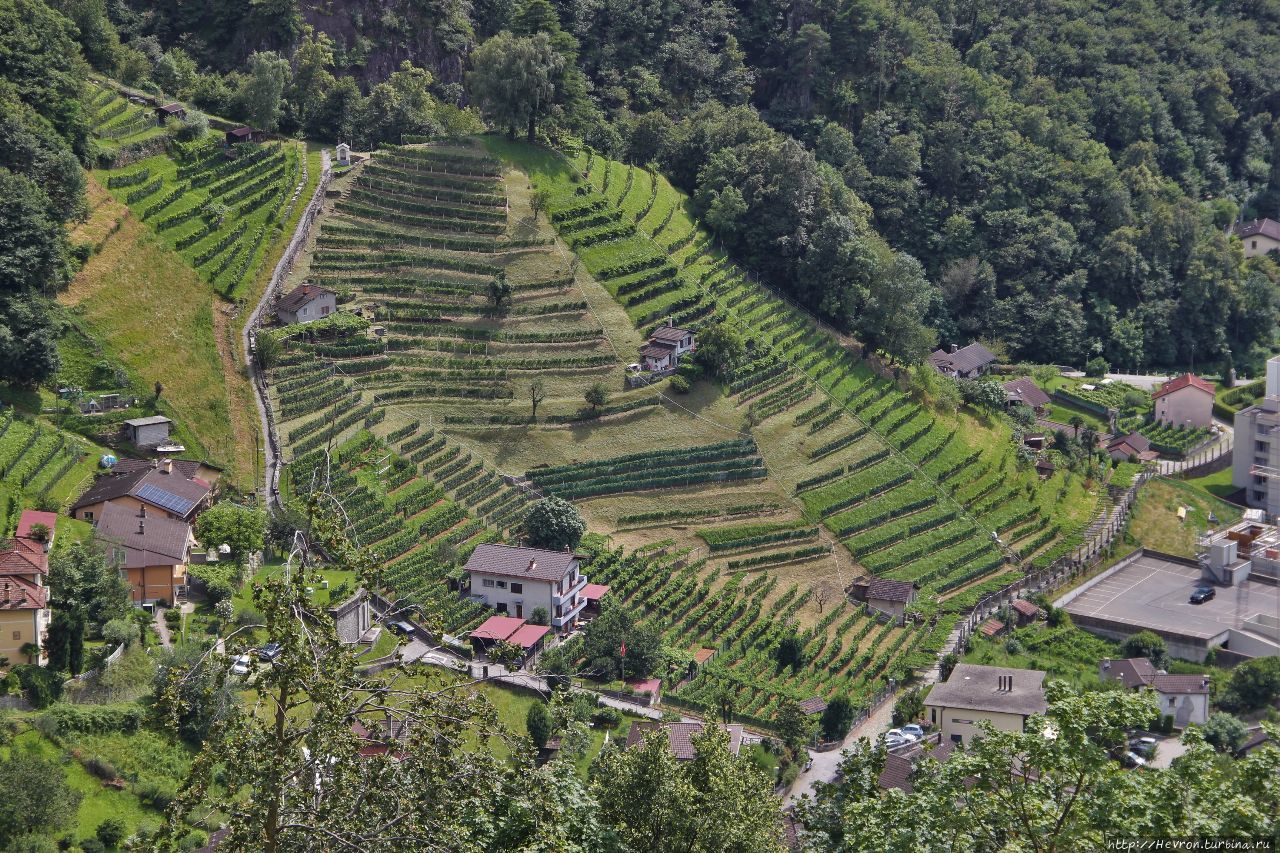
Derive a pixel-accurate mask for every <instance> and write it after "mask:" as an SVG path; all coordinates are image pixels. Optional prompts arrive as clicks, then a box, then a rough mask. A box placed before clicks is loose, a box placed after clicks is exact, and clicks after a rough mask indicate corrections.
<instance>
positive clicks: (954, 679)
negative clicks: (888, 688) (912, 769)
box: [924, 663, 1048, 744]
mask: <svg viewBox="0 0 1280 853" xmlns="http://www.w3.org/2000/svg"><path fill="white" fill-rule="evenodd" d="M1044 677H1045V673H1044V672H1042V671H1040V670H1037V669H1009V668H1006V667H1001V666H979V665H977V664H971V663H962V664H957V665H956V667H955V669H953V670H952V671H951V677H950V678H948V679H947V680H946V681H944V682H942V683H941V684H935V685H934V686H933V688H932V689H931V690H930V691H929V695H928V696H927V697H926V698H925V700H924V705H925V710H926V712H927V713H928V715H929V722H930V723H931V724H932V725H934V726H936V727H937V728H938V730H939V731H940V732H941V733H942V739H943V740H944V741H951V742H952V743H960V744H968V743H969V742H970V741H971V740H972V739H973V738H974V737H981V736H982V729H981V728H979V724H980V723H990V724H991V725H992V726H993V727H995V728H997V729H1000V730H1001V731H1008V732H1020V731H1023V730H1024V729H1025V728H1026V724H1027V718H1028V717H1030V716H1031V715H1032V714H1043V713H1044V712H1045V711H1046V710H1047V709H1048V703H1047V702H1045V698H1044Z"/></svg>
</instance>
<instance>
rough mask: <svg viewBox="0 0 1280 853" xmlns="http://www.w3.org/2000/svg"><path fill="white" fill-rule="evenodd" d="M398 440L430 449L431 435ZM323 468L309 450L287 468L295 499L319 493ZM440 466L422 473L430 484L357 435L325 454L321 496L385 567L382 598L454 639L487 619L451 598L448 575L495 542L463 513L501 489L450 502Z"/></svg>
mask: <svg viewBox="0 0 1280 853" xmlns="http://www.w3.org/2000/svg"><path fill="white" fill-rule="evenodd" d="M402 432H403V431H402ZM402 437H403V438H404V440H405V443H406V444H409V443H415V444H416V443H419V441H421V440H423V439H425V443H422V444H421V445H420V446H422V447H429V446H431V439H432V436H431V434H430V433H418V432H417V431H416V429H415V430H414V431H412V432H403V436H402ZM441 455H442V456H443V455H447V452H446V454H441ZM433 458H438V457H433ZM323 461H324V460H323V454H322V453H321V452H320V451H319V450H313V451H310V452H308V453H306V454H303V455H301V456H299V457H298V458H297V459H295V460H294V462H293V464H292V465H291V466H290V474H291V476H292V477H293V478H294V484H293V488H294V491H295V493H296V494H297V495H298V496H299V497H300V498H302V499H304V500H305V499H307V498H309V497H310V494H311V491H312V489H323V488H324V483H325V480H324V476H325V475H324V472H325V470H326V469H325V467H324V466H323V465H322V463H323ZM445 466H446V463H439V464H437V465H435V466H434V467H431V466H428V467H427V470H428V471H430V472H431V473H432V474H433V476H432V477H428V476H421V475H419V474H418V465H417V463H415V462H413V461H412V460H411V459H409V458H406V457H404V456H401V455H398V454H396V453H395V452H394V451H393V450H392V449H391V448H390V447H389V446H388V445H387V443H386V442H384V441H382V440H380V439H378V438H376V437H375V436H374V435H373V434H371V433H369V432H367V431H361V432H359V433H357V434H356V435H355V436H353V437H352V438H351V439H349V440H348V441H346V442H344V443H343V444H342V445H341V446H339V447H338V448H337V449H336V450H335V451H334V452H333V453H332V454H331V463H330V465H329V466H328V467H327V477H328V482H327V488H328V493H329V494H332V495H340V496H341V500H342V505H343V508H344V509H345V511H346V513H347V517H348V518H349V519H350V521H351V534H352V535H353V537H354V538H355V540H356V541H357V542H359V543H360V544H362V545H366V546H368V547H369V548H371V549H372V550H373V552H374V553H376V554H377V555H378V556H379V557H380V558H381V559H382V560H383V561H384V565H383V568H382V577H381V586H382V588H383V590H384V591H385V592H386V593H388V594H389V596H390V597H391V598H392V599H394V600H396V601H397V603H399V604H400V605H403V606H410V605H411V606H416V607H420V608H422V611H423V612H424V613H426V614H430V615H431V617H433V618H435V619H438V620H440V621H441V623H442V627H443V629H444V630H445V631H449V632H460V631H463V630H466V629H468V628H472V627H475V626H476V625H478V624H479V623H480V622H481V621H483V619H484V616H485V615H486V614H485V613H484V608H483V607H481V606H480V605H477V604H474V603H472V602H470V601H468V600H467V599H464V598H461V597H459V596H458V595H457V593H455V592H452V591H450V590H449V588H448V584H447V575H448V572H449V570H450V569H451V568H452V561H453V560H454V559H459V558H460V559H465V558H466V555H468V554H470V553H471V551H472V550H473V549H474V548H475V546H476V545H478V544H480V543H481V542H486V541H490V540H492V539H494V538H496V535H495V534H494V533H493V532H492V530H491V529H490V528H488V527H486V525H485V523H484V522H482V521H479V520H477V519H476V518H475V517H474V515H473V514H472V513H471V512H469V511H468V506H475V505H476V504H478V503H481V502H482V501H484V500H486V499H488V498H489V497H490V496H494V495H497V494H498V492H499V489H492V490H490V489H488V488H487V487H485V486H478V487H476V488H473V489H471V490H470V491H466V490H461V491H459V490H458V489H455V490H454V492H455V494H459V495H462V494H465V496H466V498H467V499H469V500H466V501H464V500H463V499H462V498H461V497H460V498H459V499H458V500H451V499H450V498H448V497H446V495H445V489H444V488H443V487H442V486H441V485H440V483H441V482H448V480H449V478H448V477H447V476H444V475H442V473H441V472H442V471H443V469H444V467H445ZM473 480H474V478H473ZM476 482H477V483H484V482H485V481H483V480H480V481H476Z"/></svg>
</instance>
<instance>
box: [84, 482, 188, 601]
mask: <svg viewBox="0 0 1280 853" xmlns="http://www.w3.org/2000/svg"><path fill="white" fill-rule="evenodd" d="M94 536H95V537H96V538H97V540H98V541H99V542H101V543H102V545H103V548H104V550H105V551H106V554H107V559H108V560H110V561H111V562H112V564H113V565H115V566H116V567H117V568H118V569H119V570H120V572H121V574H123V575H124V577H126V578H127V579H128V581H129V586H130V587H132V590H131V596H132V598H133V603H134V604H137V605H142V604H150V603H153V602H156V601H166V602H169V603H170V604H172V603H173V602H175V601H177V600H179V599H180V598H184V597H185V596H186V591H187V565H188V563H190V561H191V549H192V547H193V546H194V545H195V537H194V536H193V535H192V533H191V525H190V524H187V523H186V522H185V521H180V520H178V519H174V518H167V517H165V516H163V515H155V514H152V513H149V512H148V511H147V508H146V507H145V506H141V507H139V508H138V509H130V508H128V507H125V506H122V505H120V504H116V503H109V504H107V505H106V506H105V507H104V508H103V510H102V515H101V517H99V519H98V523H97V528H96V530H95V531H94Z"/></svg>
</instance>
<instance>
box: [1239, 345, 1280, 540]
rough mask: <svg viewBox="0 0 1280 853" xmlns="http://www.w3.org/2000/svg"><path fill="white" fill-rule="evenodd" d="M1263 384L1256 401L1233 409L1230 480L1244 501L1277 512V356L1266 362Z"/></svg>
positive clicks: (1279, 498)
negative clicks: (1234, 414)
mask: <svg viewBox="0 0 1280 853" xmlns="http://www.w3.org/2000/svg"><path fill="white" fill-rule="evenodd" d="M1265 384H1266V388H1265V392H1264V396H1263V398H1262V399H1261V400H1260V401H1258V403H1256V404H1255V405H1252V406H1249V407H1247V408H1244V409H1241V410H1240V411H1238V412H1236V417H1235V449H1234V452H1233V454H1232V457H1231V484H1232V485H1233V486H1235V487H1236V488H1237V489H1244V490H1245V502H1246V503H1248V504H1249V506H1253V507H1261V508H1262V509H1263V510H1264V511H1265V512H1266V513H1267V515H1268V516H1269V517H1274V516H1276V515H1280V432H1276V429H1277V427H1280V356H1275V357H1274V358H1272V359H1270V360H1269V361H1268V362H1267V376H1266V383H1265Z"/></svg>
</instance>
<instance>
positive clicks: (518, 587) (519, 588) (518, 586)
mask: <svg viewBox="0 0 1280 853" xmlns="http://www.w3.org/2000/svg"><path fill="white" fill-rule="evenodd" d="M511 591H512V592H524V584H522V583H514V582H513V583H512V584H511Z"/></svg>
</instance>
